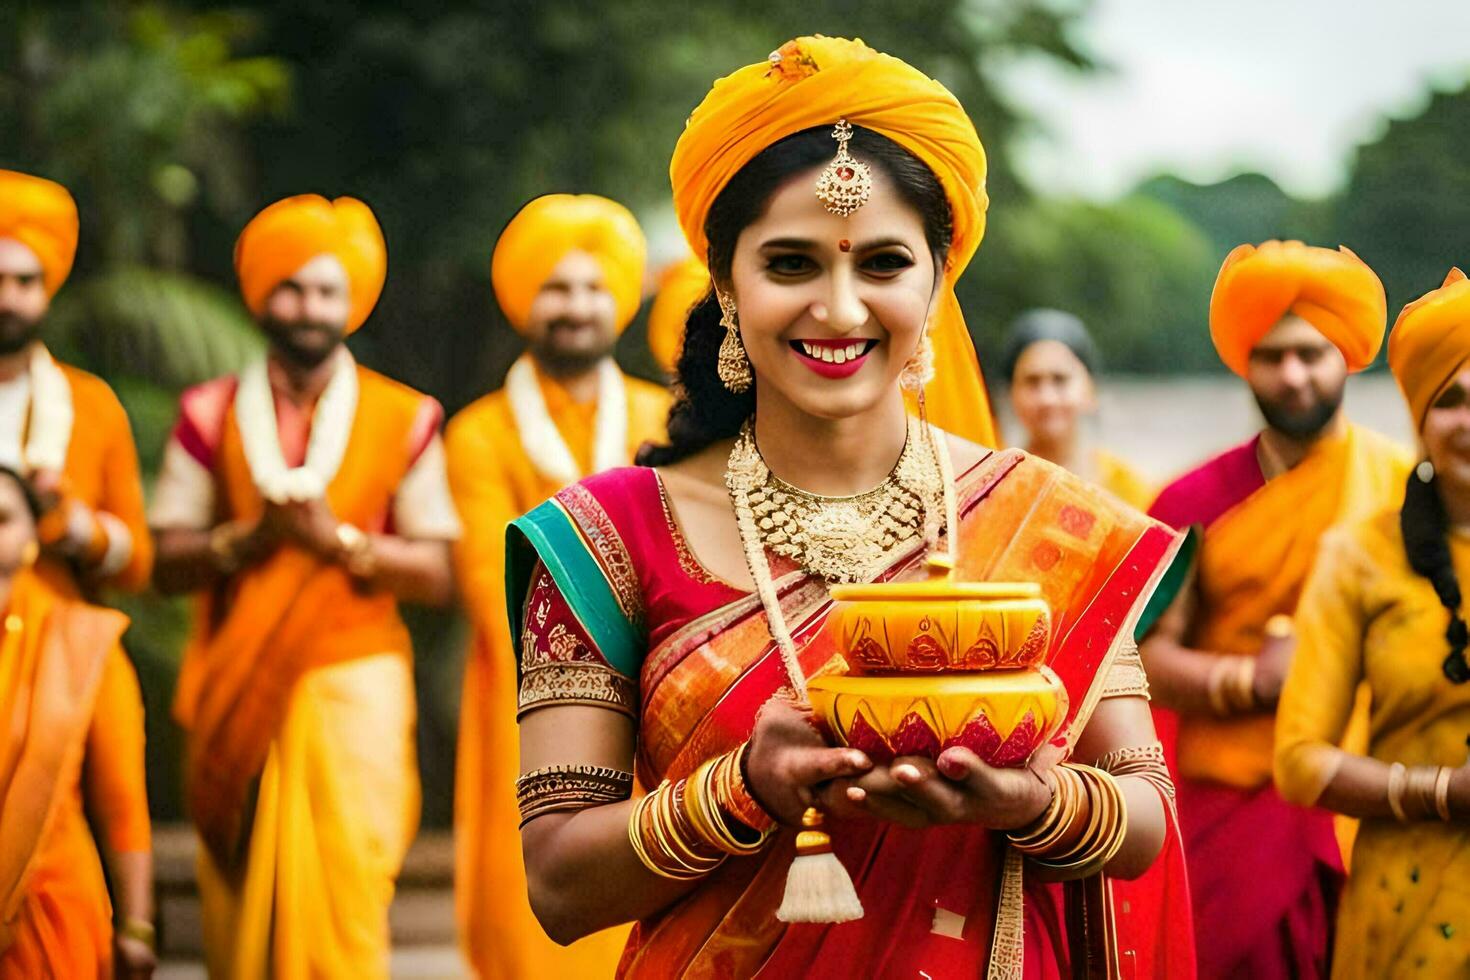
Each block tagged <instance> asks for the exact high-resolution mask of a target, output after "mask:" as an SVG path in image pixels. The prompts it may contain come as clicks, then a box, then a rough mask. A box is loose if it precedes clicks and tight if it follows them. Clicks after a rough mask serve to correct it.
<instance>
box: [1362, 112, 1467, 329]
mask: <svg viewBox="0 0 1470 980" xmlns="http://www.w3.org/2000/svg"><path fill="white" fill-rule="evenodd" d="M1467 158H1470V87H1465V88H1461V89H1459V90H1458V91H1441V92H1435V93H1434V95H1433V96H1432V97H1431V98H1430V99H1429V103H1428V105H1427V106H1426V107H1425V108H1424V111H1423V112H1421V113H1419V114H1417V115H1415V116H1413V117H1412V118H1407V119H1394V120H1391V121H1390V122H1389V123H1388V125H1387V126H1386V127H1384V130H1383V133H1382V135H1381V136H1379V137H1378V138H1377V139H1376V140H1374V141H1373V142H1371V143H1368V144H1365V145H1363V146H1361V147H1359V148H1358V151H1357V155H1356V157H1355V159H1354V161H1353V168H1352V176H1351V177H1350V178H1349V180H1348V183H1347V186H1346V187H1345V188H1344V189H1343V191H1342V193H1341V194H1340V195H1338V198H1337V207H1336V223H1337V227H1338V228H1339V230H1340V234H1341V235H1342V240H1343V241H1345V242H1348V243H1350V244H1351V246H1352V248H1353V250H1354V251H1356V252H1357V253H1358V254H1359V255H1361V256H1362V257H1363V260H1364V261H1365V262H1367V263H1368V264H1369V265H1371V266H1372V267H1373V268H1374V269H1375V270H1376V271H1377V272H1378V274H1379V276H1380V277H1382V279H1383V285H1384V288H1386V289H1387V290H1388V306H1389V318H1390V319H1392V318H1393V317H1394V316H1395V315H1396V314H1397V313H1398V311H1399V309H1401V308H1402V307H1403V305H1404V304H1405V303H1408V302H1410V301H1412V300H1414V299H1417V298H1418V297H1420V296H1422V295H1423V294H1424V293H1426V292H1428V291H1429V290H1431V289H1435V288H1437V287H1438V286H1439V284H1440V283H1442V282H1443V281H1444V276H1445V273H1446V272H1448V271H1449V268H1450V266H1452V265H1460V266H1461V267H1462V268H1463V267H1465V264H1466V263H1467V262H1470V234H1467V229H1470V167H1467V166H1466V160H1467Z"/></svg>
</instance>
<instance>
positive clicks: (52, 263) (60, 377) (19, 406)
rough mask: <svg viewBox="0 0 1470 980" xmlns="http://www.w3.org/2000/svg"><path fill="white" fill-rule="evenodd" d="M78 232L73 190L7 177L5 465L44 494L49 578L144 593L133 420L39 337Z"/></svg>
mask: <svg viewBox="0 0 1470 980" xmlns="http://www.w3.org/2000/svg"><path fill="white" fill-rule="evenodd" d="M77 232H78V220H77V206H76V203H75V202H74V201H73V200H72V197H71V195H70V194H68V193H67V191H66V189H65V188H64V187H62V186H61V185H59V184H54V183H52V182H51V181H49V180H44V179H42V178H40V177H32V176H30V175H28V174H22V173H16V172H14V171H10V170H0V464H3V465H5V466H8V467H10V468H11V469H14V470H16V471H17V472H19V473H22V474H25V475H26V476H28V477H29V478H30V479H31V481H32V482H33V483H34V484H35V486H36V489H37V491H38V492H39V493H40V495H41V501H42V505H43V506H44V507H45V508H46V513H45V514H44V515H43V517H42V519H41V523H40V526H39V527H38V532H39V534H40V538H41V543H42V546H43V558H42V561H41V564H40V566H39V570H40V572H41V576H42V578H43V579H45V580H46V581H47V582H49V583H50V584H51V585H53V586H55V587H57V588H58V589H60V590H61V591H62V592H63V593H66V594H68V595H70V596H73V597H75V596H78V595H80V594H81V592H82V591H83V590H84V589H85V590H88V591H91V590H92V589H94V588H95V587H97V586H103V585H107V586H117V587H121V588H123V589H126V590H128V591H136V590H137V589H140V588H142V587H143V585H144V584H146V583H147V581H148V571H149V568H150V567H151V566H152V562H153V544H152V541H151V540H150V539H149V537H148V525H147V521H146V519H145V517H144V509H143V484H142V481H141V480H140V478H139V476H138V451H137V449H136V448H135V447H134V445H133V433H132V429H131V428H130V427H129V426H128V417H127V414H126V413H125V412H124V411H123V407H122V405H121V404H120V403H119V402H118V400H117V396H116V395H114V394H113V392H112V389H111V388H110V387H109V386H108V385H107V382H105V381H103V380H102V379H101V378H98V377H96V376H94V375H91V374H88V373H87V372H85V371H82V370H79V369H77V368H74V367H72V366H71V365H69V364H62V363H61V362H59V361H57V360H55V359H53V358H52V356H51V354H50V352H48V351H47V349H46V345H45V344H44V343H42V341H41V340H40V339H39V335H40V331H41V329H42V326H43V324H44V323H45V319H46V314H47V312H48V311H49V309H50V307H51V300H52V297H54V296H55V295H56V291H57V290H58V289H60V288H61V286H62V284H63V283H64V282H66V277H67V275H68V274H70V272H71V266H72V259H73V257H74V256H75V255H76V250H77ZM82 422H85V424H79V423H82Z"/></svg>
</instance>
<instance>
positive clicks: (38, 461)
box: [25, 341, 75, 473]
mask: <svg viewBox="0 0 1470 980" xmlns="http://www.w3.org/2000/svg"><path fill="white" fill-rule="evenodd" d="M29 370H30V375H31V424H30V431H29V432H28V433H27V434H26V447H25V466H26V469H27V470H29V471H31V472H35V471H37V470H53V471H55V472H58V473H59V472H61V470H62V469H63V468H64V467H65V466H66V452H67V449H68V448H70V446H71V427H72V422H73V421H74V417H75V411H74V409H73V407H72V400H71V383H70V382H68V381H67V380H66V375H64V374H62V373H61V368H59V367H57V366H56V362H55V361H53V360H52V359H51V352H50V351H48V350H47V349H46V345H45V344H43V343H41V342H40V341H37V342H36V343H33V344H31V360H30V369H29Z"/></svg>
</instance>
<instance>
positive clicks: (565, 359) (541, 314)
mask: <svg viewBox="0 0 1470 980" xmlns="http://www.w3.org/2000/svg"><path fill="white" fill-rule="evenodd" d="M617 316H618V303H617V298H616V297H614V296H613V294H612V290H610V289H608V286H607V274H606V273H605V272H604V271H603V268H602V263H601V262H599V261H597V258H596V257H595V256H593V255H590V254H589V253H587V252H582V251H576V250H574V251H571V252H568V253H567V254H566V255H565V256H563V257H562V259H561V261H560V262H558V263H557V264H556V266H555V268H553V269H552V270H551V274H550V275H549V276H547V277H546V281H545V282H544V283H542V284H541V288H540V289H539V290H538V291H537V293H536V298H535V299H534V300H532V301H531V308H530V310H529V311H528V312H527V315H526V327H525V330H526V342H527V343H528V344H529V345H530V348H531V351H532V353H533V354H534V355H535V357H536V360H537V362H538V363H539V364H540V365H541V367H542V368H543V369H545V370H546V371H547V373H549V374H551V375H553V376H556V377H564V376H567V375H573V374H579V373H581V372H583V371H588V370H591V369H592V368H594V367H596V366H597V365H598V364H599V363H600V362H601V361H602V360H603V358H605V357H607V356H608V355H609V354H611V353H612V350H613V347H614V346H615V345H616V344H617V342H618V323H617Z"/></svg>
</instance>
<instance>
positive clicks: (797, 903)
mask: <svg viewBox="0 0 1470 980" xmlns="http://www.w3.org/2000/svg"><path fill="white" fill-rule="evenodd" d="M801 826H802V831H801V833H799V834H797V835H796V857H795V858H793V859H792V861H791V870H790V871H788V872H787V873H786V894H785V895H783V896H782V897H781V907H780V908H779V909H777V910H776V918H778V919H780V920H781V921H782V922H851V921H852V920H853V919H861V918H862V917H863V903H862V902H860V901H859V900H858V896H857V889H855V888H853V887H852V878H851V876H849V875H848V873H847V869H846V868H844V867H843V866H842V862H841V861H839V860H837V855H836V854H833V853H832V838H831V837H829V836H827V833H826V832H825V831H824V830H822V811H820V810H818V809H817V808H816V807H809V808H808V809H807V811H806V813H803V814H802V815H801Z"/></svg>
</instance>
